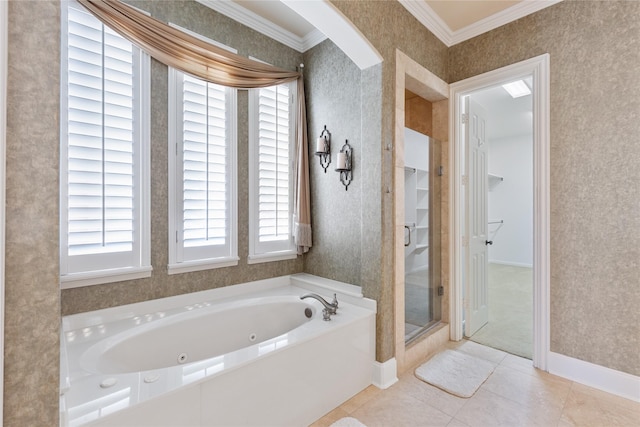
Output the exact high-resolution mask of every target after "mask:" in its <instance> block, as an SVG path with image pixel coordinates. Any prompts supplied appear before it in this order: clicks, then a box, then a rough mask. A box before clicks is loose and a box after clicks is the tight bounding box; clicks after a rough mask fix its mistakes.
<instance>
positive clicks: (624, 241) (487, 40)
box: [449, 1, 640, 375]
mask: <svg viewBox="0 0 640 427" xmlns="http://www.w3.org/2000/svg"><path fill="white" fill-rule="evenodd" d="M638 16H640V3H639V2H629V1H609V2H574V1H564V2H561V3H559V4H557V5H555V6H552V7H549V8H547V9H544V10H542V11H540V12H538V13H536V14H533V15H530V16H527V17H525V18H522V19H520V20H518V21H516V22H513V23H511V24H509V25H506V26H503V27H501V28H498V29H496V30H494V31H491V32H490V33H487V34H484V35H481V36H478V37H476V38H474V39H472V40H469V41H467V42H464V43H461V44H459V45H456V46H453V47H452V48H451V49H450V51H449V54H450V57H449V76H450V81H451V82H455V81H458V80H461V79H464V78H467V77H470V76H474V75H477V74H480V73H482V72H485V71H489V70H492V69H495V68H499V67H501V66H504V65H508V64H512V63H514V62H518V61H521V60H524V59H527V58H531V57H533V56H537V55H541V54H543V53H547V52H548V53H549V55H550V60H551V65H550V68H551V153H550V157H551V298H550V299H551V351H553V352H556V353H560V354H564V355H567V356H570V357H574V358H577V359H581V360H586V361H588V362H592V363H596V364H598V365H602V366H606V367H609V368H612V369H616V370H620V371H623V372H628V373H630V374H634V375H640V353H639V352H638V348H640V310H638V307H640V286H638V277H640V247H639V245H638V242H640V215H639V214H638V209H639V208H640V204H639V202H638V201H639V200H640V168H638V165H639V164H640V140H639V139H638V136H639V135H640V121H638V114H639V112H640V85H639V84H638V81H637V80H638V70H639V69H640V20H639V19H638Z"/></svg>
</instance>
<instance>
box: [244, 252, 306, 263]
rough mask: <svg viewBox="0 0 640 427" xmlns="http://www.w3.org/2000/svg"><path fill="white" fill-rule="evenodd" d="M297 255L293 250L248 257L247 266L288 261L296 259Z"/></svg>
mask: <svg viewBox="0 0 640 427" xmlns="http://www.w3.org/2000/svg"><path fill="white" fill-rule="evenodd" d="M297 257H298V253H297V252H296V251H295V250H290V251H281V252H271V253H268V254H259V255H249V256H248V258H247V264H260V263H263V262H273V261H286V260H290V259H296V258H297Z"/></svg>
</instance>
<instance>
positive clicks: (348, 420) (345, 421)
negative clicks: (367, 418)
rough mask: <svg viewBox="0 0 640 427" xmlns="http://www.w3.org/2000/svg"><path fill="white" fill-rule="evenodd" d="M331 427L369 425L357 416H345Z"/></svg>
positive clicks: (362, 426)
mask: <svg viewBox="0 0 640 427" xmlns="http://www.w3.org/2000/svg"><path fill="white" fill-rule="evenodd" d="M329 427H367V426H365V425H364V424H362V423H361V422H360V421H358V420H357V419H355V418H352V417H344V418H340V419H339V420H338V421H336V422H335V423H333V424H331V426H329Z"/></svg>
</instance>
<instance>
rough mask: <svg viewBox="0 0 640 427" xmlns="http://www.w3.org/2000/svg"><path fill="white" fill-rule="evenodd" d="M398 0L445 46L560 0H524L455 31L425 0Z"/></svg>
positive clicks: (467, 38) (477, 34) (487, 30)
mask: <svg viewBox="0 0 640 427" xmlns="http://www.w3.org/2000/svg"><path fill="white" fill-rule="evenodd" d="M398 1H399V2H400V4H402V5H403V6H404V7H405V9H407V10H408V11H409V12H410V13H411V14H412V15H413V16H414V17H415V18H416V19H417V20H418V21H420V23H421V24H422V25H424V26H425V27H426V28H427V29H428V30H429V31H431V32H432V33H433V34H434V35H435V36H436V37H438V38H439V39H440V41H442V42H443V43H444V44H446V45H447V47H451V46H453V45H455V44H458V43H461V42H463V41H465V40H469V39H471V38H473V37H476V36H479V35H480V34H483V33H486V32H489V31H491V30H494V29H496V28H498V27H501V26H503V25H505V24H508V23H510V22H513V21H515V20H517V19H520V18H522V17H525V16H527V15H530V14H532V13H535V12H537V11H539V10H542V9H544V8H546V7H549V6H553V5H554V4H556V3H559V2H561V1H562V0H525V1H522V2H520V3H517V4H515V5H513V6H511V7H510V8H507V9H505V10H503V11H501V12H498V13H496V14H494V15H491V16H488V17H486V18H484V19H482V20H480V21H478V22H475V23H473V24H471V25H468V26H466V27H464V28H461V29H459V30H456V31H452V30H451V28H449V26H448V25H447V24H446V23H445V22H444V21H443V20H442V19H441V18H440V16H438V14H437V13H436V12H435V11H434V10H433V9H432V8H431V7H430V6H429V5H428V4H427V2H424V1H415V0H398Z"/></svg>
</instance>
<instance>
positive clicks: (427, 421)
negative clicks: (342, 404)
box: [351, 387, 451, 427]
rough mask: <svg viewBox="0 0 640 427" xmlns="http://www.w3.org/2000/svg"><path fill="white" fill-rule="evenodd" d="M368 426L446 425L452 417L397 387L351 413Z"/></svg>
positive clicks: (413, 426) (408, 426)
mask: <svg viewBox="0 0 640 427" xmlns="http://www.w3.org/2000/svg"><path fill="white" fill-rule="evenodd" d="M351 416H352V417H354V418H357V419H358V420H360V422H362V423H363V424H365V425H366V426H367V427H390V426H393V427H415V426H443V427H444V426H446V425H447V424H449V422H450V421H451V417H450V416H449V415H447V414H445V413H444V412H441V411H439V410H437V409H435V408H433V407H431V406H430V405H427V404H425V403H424V402H422V401H421V400H418V399H416V398H414V397H412V396H410V395H408V394H407V393H405V392H403V391H402V390H400V389H398V388H397V387H396V388H394V387H391V388H389V389H388V390H385V391H384V392H383V393H380V394H379V395H377V396H376V397H374V398H373V399H371V400H369V401H368V402H367V403H365V404H364V405H362V406H361V407H360V409H358V410H357V411H355V412H354V413H353V414H351Z"/></svg>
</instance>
